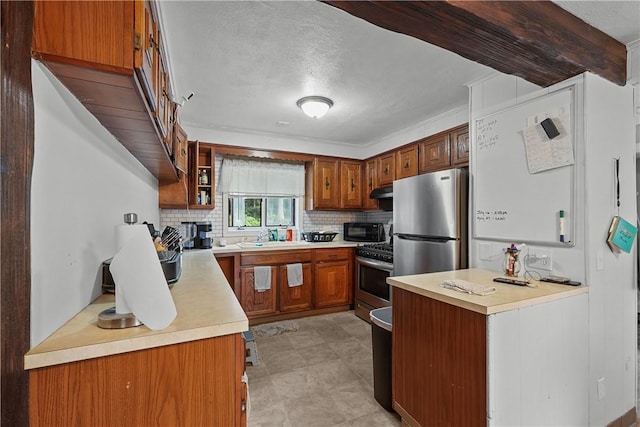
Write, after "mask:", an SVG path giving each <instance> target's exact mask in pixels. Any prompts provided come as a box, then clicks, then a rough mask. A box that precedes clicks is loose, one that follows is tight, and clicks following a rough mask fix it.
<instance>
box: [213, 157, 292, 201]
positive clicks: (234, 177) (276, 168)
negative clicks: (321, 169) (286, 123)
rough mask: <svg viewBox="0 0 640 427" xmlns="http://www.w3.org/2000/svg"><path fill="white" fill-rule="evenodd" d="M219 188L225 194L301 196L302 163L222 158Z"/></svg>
mask: <svg viewBox="0 0 640 427" xmlns="http://www.w3.org/2000/svg"><path fill="white" fill-rule="evenodd" d="M219 185H220V188H219V190H221V191H222V192H223V193H226V194H230V195H233V194H243V195H259V196H262V197H264V196H289V197H302V196H304V164H302V163H287V162H277V161H264V160H253V159H240V158H235V157H225V158H224V159H223V160H222V166H221V168H220V184H219Z"/></svg>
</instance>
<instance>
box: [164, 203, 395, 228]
mask: <svg viewBox="0 0 640 427" xmlns="http://www.w3.org/2000/svg"><path fill="white" fill-rule="evenodd" d="M218 197H219V196H218V195H216V206H222V198H221V196H220V200H218ZM391 218H392V213H391V212H343V211H304V214H303V217H302V230H301V231H332V232H336V233H340V234H339V237H338V238H339V239H341V238H342V223H344V222H355V221H364V222H381V223H383V224H384V225H385V231H386V233H387V235H388V233H389V229H388V223H389V222H390V221H391ZM183 221H210V222H211V224H212V225H213V232H212V233H211V235H212V237H213V238H214V239H215V238H220V237H222V208H216V209H214V210H211V211H206V210H205V211H202V210H185V209H160V230H162V229H164V227H166V226H171V227H176V228H178V227H179V226H180V223H181V222H183Z"/></svg>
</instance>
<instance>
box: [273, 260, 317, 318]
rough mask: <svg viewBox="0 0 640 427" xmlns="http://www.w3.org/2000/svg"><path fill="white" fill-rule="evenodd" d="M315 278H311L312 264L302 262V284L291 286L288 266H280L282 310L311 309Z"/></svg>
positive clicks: (280, 305)
mask: <svg viewBox="0 0 640 427" xmlns="http://www.w3.org/2000/svg"><path fill="white" fill-rule="evenodd" d="M312 283H313V279H312V278H311V264H310V263H308V262H307V263H304V264H302V285H299V286H293V287H291V286H289V278H288V276H287V266H286V265H281V266H280V285H279V286H280V289H279V291H280V295H279V296H280V304H279V308H280V311H281V312H290V311H300V310H309V309H311V307H312V304H311V291H312V286H311V285H312Z"/></svg>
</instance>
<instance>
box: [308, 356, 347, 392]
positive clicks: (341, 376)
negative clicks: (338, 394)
mask: <svg viewBox="0 0 640 427" xmlns="http://www.w3.org/2000/svg"><path fill="white" fill-rule="evenodd" d="M307 369H308V370H309V371H310V372H311V373H312V375H313V376H314V377H315V378H316V379H317V380H318V382H319V383H320V384H322V386H323V387H324V389H325V390H333V389H335V388H336V387H339V386H341V385H343V384H345V383H349V382H352V381H356V380H358V379H360V377H359V376H358V374H356V373H355V372H354V371H353V369H351V368H350V367H349V366H348V365H347V364H346V363H344V361H342V360H330V361H328V362H324V363H319V364H317V365H313V366H309V367H308V368H307Z"/></svg>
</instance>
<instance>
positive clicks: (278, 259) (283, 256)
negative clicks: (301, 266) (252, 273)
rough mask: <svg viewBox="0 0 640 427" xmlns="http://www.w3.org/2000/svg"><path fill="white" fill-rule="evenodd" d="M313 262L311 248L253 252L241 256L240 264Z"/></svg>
mask: <svg viewBox="0 0 640 427" xmlns="http://www.w3.org/2000/svg"><path fill="white" fill-rule="evenodd" d="M298 262H311V250H303V251H278V252H253V253H243V254H242V255H241V256H240V265H276V264H295V263H298Z"/></svg>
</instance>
